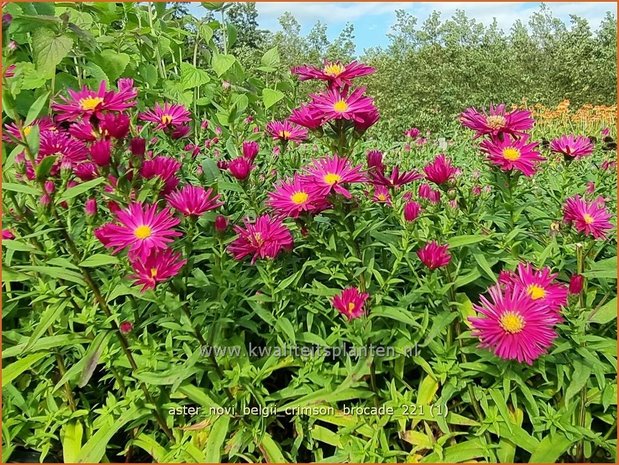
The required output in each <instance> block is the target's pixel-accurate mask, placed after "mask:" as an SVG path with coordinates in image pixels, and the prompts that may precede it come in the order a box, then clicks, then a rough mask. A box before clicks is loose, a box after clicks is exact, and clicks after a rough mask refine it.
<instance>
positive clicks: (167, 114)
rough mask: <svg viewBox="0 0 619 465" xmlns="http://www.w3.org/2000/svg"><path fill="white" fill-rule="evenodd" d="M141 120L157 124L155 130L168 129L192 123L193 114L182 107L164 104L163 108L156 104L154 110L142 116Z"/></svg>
mask: <svg viewBox="0 0 619 465" xmlns="http://www.w3.org/2000/svg"><path fill="white" fill-rule="evenodd" d="M140 119H141V120H143V121H150V122H151V123H156V126H155V129H167V128H170V127H172V128H174V127H176V126H182V125H184V123H188V122H190V121H191V113H189V110H187V108H185V107H184V106H182V105H175V104H170V103H164V104H163V106H161V105H159V104H158V103H156V104H155V107H154V108H153V109H151V110H147V111H145V112H144V113H142V114H140Z"/></svg>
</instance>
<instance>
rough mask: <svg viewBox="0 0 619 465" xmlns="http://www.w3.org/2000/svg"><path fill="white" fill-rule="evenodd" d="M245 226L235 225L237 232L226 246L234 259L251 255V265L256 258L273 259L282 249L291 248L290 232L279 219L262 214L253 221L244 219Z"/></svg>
mask: <svg viewBox="0 0 619 465" xmlns="http://www.w3.org/2000/svg"><path fill="white" fill-rule="evenodd" d="M244 224H245V227H244V228H243V227H241V226H235V227H234V231H235V232H236V233H237V234H238V236H237V237H236V239H235V240H234V241H232V243H231V244H230V245H229V246H228V252H230V254H232V256H233V257H234V258H235V259H236V260H242V259H243V258H245V257H246V256H248V255H252V259H251V263H252V265H253V264H254V263H255V262H256V260H258V259H275V258H276V257H277V256H278V255H279V253H280V252H281V251H282V250H291V249H292V246H293V240H292V234H290V230H289V229H288V228H287V227H286V226H285V225H284V223H283V222H282V220H281V219H279V218H273V217H271V216H269V215H262V216H260V217H258V218H257V219H256V221H255V222H254V223H250V222H249V221H248V220H244Z"/></svg>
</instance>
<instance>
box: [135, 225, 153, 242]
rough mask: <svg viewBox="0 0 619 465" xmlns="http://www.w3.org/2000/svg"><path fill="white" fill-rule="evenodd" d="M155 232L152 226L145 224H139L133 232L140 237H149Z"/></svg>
mask: <svg viewBox="0 0 619 465" xmlns="http://www.w3.org/2000/svg"><path fill="white" fill-rule="evenodd" d="M152 233H153V230H152V229H150V226H147V225H145V224H143V225H142V226H138V227H137V228H135V231H134V232H133V234H134V235H135V237H137V238H138V239H148V238H149V237H150V236H151V235H152Z"/></svg>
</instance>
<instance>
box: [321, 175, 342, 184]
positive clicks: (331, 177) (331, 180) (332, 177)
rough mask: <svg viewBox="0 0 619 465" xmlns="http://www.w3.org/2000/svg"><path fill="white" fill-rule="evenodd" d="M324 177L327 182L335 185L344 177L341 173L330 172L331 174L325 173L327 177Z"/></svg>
mask: <svg viewBox="0 0 619 465" xmlns="http://www.w3.org/2000/svg"><path fill="white" fill-rule="evenodd" d="M323 179H324V181H325V182H326V183H327V184H330V185H333V184H335V183H336V182H338V181H339V180H340V179H342V177H341V176H340V175H339V174H335V173H329V174H325V177H324V178H323Z"/></svg>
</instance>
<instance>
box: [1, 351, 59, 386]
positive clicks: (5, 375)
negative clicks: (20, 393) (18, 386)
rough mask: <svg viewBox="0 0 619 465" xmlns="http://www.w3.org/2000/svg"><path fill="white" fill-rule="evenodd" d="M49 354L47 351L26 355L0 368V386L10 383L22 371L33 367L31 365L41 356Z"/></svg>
mask: <svg viewBox="0 0 619 465" xmlns="http://www.w3.org/2000/svg"><path fill="white" fill-rule="evenodd" d="M47 355H49V353H48V352H43V353H37V354H31V355H28V356H26V357H24V358H22V359H20V360H17V361H15V362H13V363H11V364H10V365H6V366H4V367H3V368H2V387H5V386H7V385H9V384H11V383H12V382H13V381H14V380H15V378H17V377H18V376H19V375H21V374H22V373H23V372H24V371H26V370H29V369H30V368H33V365H34V364H35V363H37V362H38V361H39V360H41V359H42V358H44V357H46V356H47Z"/></svg>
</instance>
